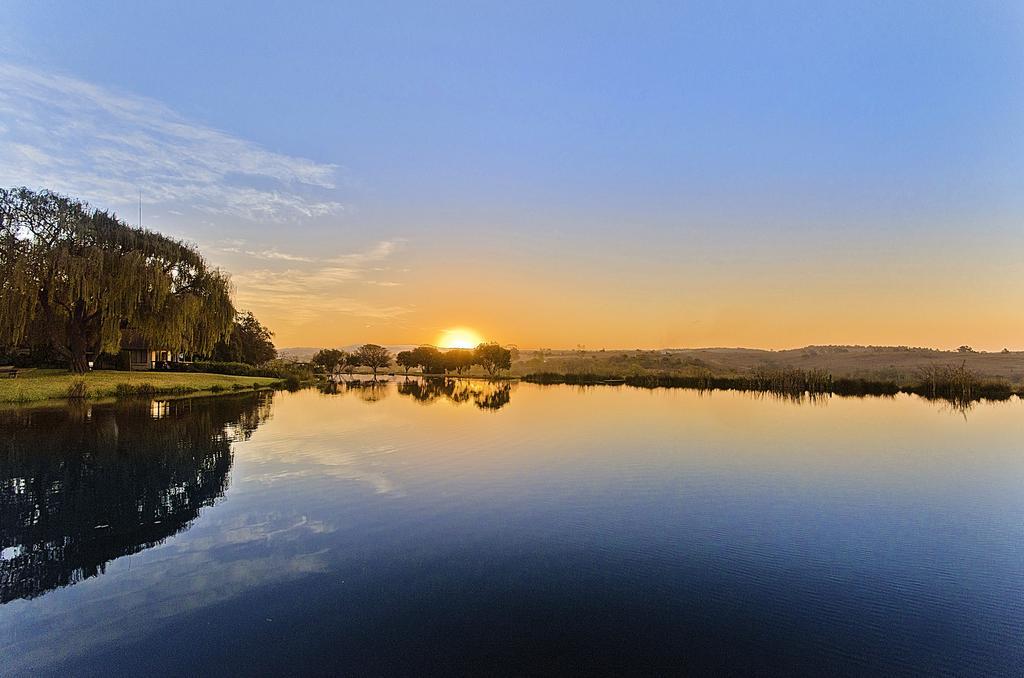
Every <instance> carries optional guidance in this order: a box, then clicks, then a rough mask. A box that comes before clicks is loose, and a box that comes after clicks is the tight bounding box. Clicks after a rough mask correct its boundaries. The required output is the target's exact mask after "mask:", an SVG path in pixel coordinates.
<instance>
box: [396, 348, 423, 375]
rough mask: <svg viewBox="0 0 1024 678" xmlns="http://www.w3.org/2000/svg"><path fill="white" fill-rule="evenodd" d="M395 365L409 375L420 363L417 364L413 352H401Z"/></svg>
mask: <svg viewBox="0 0 1024 678" xmlns="http://www.w3.org/2000/svg"><path fill="white" fill-rule="evenodd" d="M395 364H396V365H398V366H399V367H401V368H403V369H404V370H405V373H406V374H407V375H408V374H409V370H410V369H411V368H413V367H416V365H417V364H418V363H417V362H416V357H415V355H414V354H413V352H412V351H399V352H398V354H397V355H396V356H395Z"/></svg>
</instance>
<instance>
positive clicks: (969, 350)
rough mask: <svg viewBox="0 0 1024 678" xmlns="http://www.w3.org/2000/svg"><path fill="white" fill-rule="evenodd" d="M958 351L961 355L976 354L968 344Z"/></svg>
mask: <svg viewBox="0 0 1024 678" xmlns="http://www.w3.org/2000/svg"><path fill="white" fill-rule="evenodd" d="M957 351H959V352H960V353H976V351H975V350H974V349H973V348H971V347H970V346H968V345H967V344H964V345H963V346H961V347H960V348H958V349H957Z"/></svg>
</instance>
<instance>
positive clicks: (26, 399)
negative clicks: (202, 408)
mask: <svg viewBox="0 0 1024 678" xmlns="http://www.w3.org/2000/svg"><path fill="white" fill-rule="evenodd" d="M280 381H281V380H280V379H277V378H273V377H245V376H231V375H224V374H204V373H184V372H115V371H105V370H99V371H95V372H89V373H87V374H72V373H71V372H67V371H65V370H33V371H30V372H23V373H21V374H19V375H18V377H17V378H15V379H6V378H0V403H31V402H37V401H41V400H63V399H66V398H69V397H72V398H107V397H127V396H145V395H174V394H179V395H180V394H187V393H198V392H200V391H211V392H214V393H216V392H218V391H239V390H242V389H247V388H254V387H257V388H259V387H264V386H272V385H274V384H277V383H278V382H280Z"/></svg>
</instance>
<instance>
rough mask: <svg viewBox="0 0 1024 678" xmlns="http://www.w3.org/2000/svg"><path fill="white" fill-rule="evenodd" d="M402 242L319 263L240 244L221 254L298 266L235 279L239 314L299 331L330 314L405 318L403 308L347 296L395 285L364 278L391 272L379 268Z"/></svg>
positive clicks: (263, 270)
mask: <svg viewBox="0 0 1024 678" xmlns="http://www.w3.org/2000/svg"><path fill="white" fill-rule="evenodd" d="M403 242H404V241H402V240H397V239H396V240H385V241H381V242H378V243H376V244H375V245H373V246H372V247H370V248H368V249H366V250H363V251H360V252H353V253H349V254H343V255H335V256H330V257H325V258H320V259H315V258H310V257H302V256H299V255H293V254H288V253H285V252H278V251H264V250H261V249H258V248H249V249H246V248H245V247H244V245H243V244H232V245H230V246H227V247H221V248H219V250H220V251H221V252H229V253H233V254H241V255H243V256H247V257H252V258H254V259H262V260H276V261H278V262H284V263H285V264H288V263H290V262H293V261H294V262H302V263H303V264H304V265H303V266H302V267H301V268H299V267H290V266H289V267H288V268H285V269H283V270H282V269H280V268H276V269H275V268H253V269H243V270H242V271H241V272H239V273H237V274H235V275H234V277H233V281H234V283H235V288H236V290H237V291H238V292H237V294H238V304H239V306H240V307H241V308H259V309H261V310H262V311H263V312H264V313H266V314H267V315H268V316H273V317H281V318H287V321H288V322H289V323H292V324H295V325H301V324H303V323H306V322H309V321H312V320H315V319H317V318H324V317H330V316H332V315H334V314H340V315H347V316H356V317H361V318H370V319H374V320H389V319H393V318H397V317H398V316H400V315H403V314H405V313H408V312H409V311H410V310H411V309H409V308H407V307H405V306H401V305H396V304H387V303H379V302H373V301H369V300H366V299H365V298H357V297H356V296H353V295H352V294H351V293H350V292H354V291H357V290H358V288H355V287H353V285H362V284H371V285H376V286H381V287H394V286H397V285H399V284H400V283H397V282H394V283H392V282H378V281H375V280H368V279H366V278H365V276H366V274H367V273H369V272H371V271H380V270H385V271H386V270H389V269H388V267H387V266H380V265H379V264H382V263H384V262H385V260H386V259H388V258H389V257H390V256H391V255H392V254H393V253H394V252H396V251H397V249H398V248H399V247H400V246H401V245H402V243H403ZM267 265H269V264H264V266H267ZM364 289H365V288H364Z"/></svg>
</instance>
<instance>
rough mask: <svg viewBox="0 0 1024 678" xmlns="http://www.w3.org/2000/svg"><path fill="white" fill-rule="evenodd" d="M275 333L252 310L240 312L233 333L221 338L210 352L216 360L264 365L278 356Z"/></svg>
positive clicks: (212, 358) (232, 329)
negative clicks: (274, 338) (275, 346)
mask: <svg viewBox="0 0 1024 678" xmlns="http://www.w3.org/2000/svg"><path fill="white" fill-rule="evenodd" d="M273 337H274V333H273V332H271V331H270V330H269V329H268V328H266V327H264V326H263V325H262V324H261V323H260V321H259V320H257V319H256V316H254V315H253V314H252V311H247V312H245V313H239V314H238V315H237V316H236V317H235V321H234V323H233V324H232V327H231V334H229V335H228V337H227V338H226V339H221V340H220V341H218V342H217V344H216V346H214V347H213V352H212V353H211V354H210V358H211V360H213V361H215V362H231V363H235V362H237V363H246V364H249V365H263V364H264V363H267V362H270V361H271V360H273V359H274V358H276V357H277V349H276V348H274V341H273Z"/></svg>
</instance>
